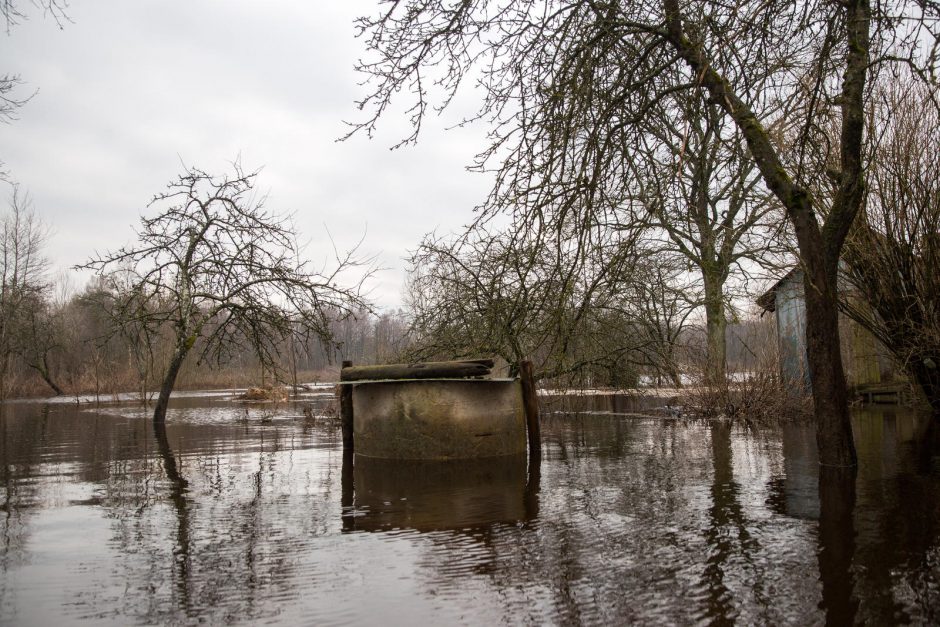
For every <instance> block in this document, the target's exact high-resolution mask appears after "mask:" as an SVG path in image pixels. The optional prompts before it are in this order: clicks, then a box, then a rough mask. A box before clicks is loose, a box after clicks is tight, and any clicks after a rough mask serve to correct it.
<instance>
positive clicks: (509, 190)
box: [352, 0, 940, 466]
mask: <svg viewBox="0 0 940 627" xmlns="http://www.w3.org/2000/svg"><path fill="white" fill-rule="evenodd" d="M387 5H388V6H387V8H386V10H384V11H383V12H382V13H381V14H379V15H378V16H377V17H375V18H368V17H367V18H362V19H361V20H360V22H359V25H360V28H361V31H362V34H363V35H364V36H365V37H367V47H368V50H369V56H367V57H366V59H365V61H364V62H363V63H362V64H361V66H360V69H362V70H363V71H364V72H366V73H367V74H368V75H369V76H370V78H371V80H372V81H373V82H372V84H371V87H370V91H369V92H368V94H367V96H366V97H365V99H364V100H363V101H362V102H361V103H360V105H361V107H362V108H363V109H366V110H367V111H368V114H367V115H366V118H365V120H364V121H363V122H361V123H359V124H357V125H355V127H354V129H353V131H352V132H355V131H357V130H358V131H361V132H366V133H371V132H372V130H373V129H374V128H375V125H376V124H377V121H378V119H379V118H380V117H381V115H382V114H383V113H384V112H385V111H387V109H388V105H389V103H390V102H391V100H392V98H393V96H394V95H400V94H401V92H406V93H410V94H411V96H412V99H411V101H410V103H409V109H408V110H409V111H410V114H411V120H412V123H413V128H414V131H413V133H412V134H411V135H409V136H408V137H406V138H405V139H404V140H403V142H402V143H407V142H409V141H414V140H416V139H417V136H418V134H419V131H420V128H421V124H422V122H423V120H424V119H425V116H426V114H427V113H428V112H429V110H431V109H429V107H432V106H433V105H435V104H437V105H438V106H445V107H446V106H447V105H448V104H449V103H451V102H453V97H454V95H455V93H456V92H457V90H458V88H459V87H460V86H461V85H464V84H466V83H468V82H471V83H472V82H476V83H477V84H478V85H479V86H480V87H481V88H482V89H481V93H482V94H483V102H482V106H481V109H480V111H479V114H478V118H480V119H487V120H489V121H490V122H491V124H492V131H491V143H490V146H489V148H487V149H486V150H484V151H483V152H482V153H481V155H480V158H479V159H480V160H479V164H478V165H479V166H480V167H482V168H485V167H487V164H488V163H490V162H492V161H497V162H498V166H497V168H496V169H497V179H496V185H495V187H494V190H493V192H492V194H491V197H490V200H489V206H491V207H494V208H499V209H501V210H502V209H507V208H514V209H512V210H513V211H515V212H518V213H523V214H529V215H532V216H533V219H532V221H533V222H534V221H535V220H536V219H537V218H536V216H542V217H544V216H546V215H547V214H549V213H550V212H552V213H556V214H557V213H572V212H582V213H594V214H595V215H597V214H601V213H604V212H610V211H613V210H615V209H616V208H618V207H622V206H623V205H624V203H625V202H627V201H628V200H629V198H630V194H629V193H628V190H625V189H624V187H625V186H624V182H625V181H629V180H630V177H629V172H628V170H627V167H626V163H627V161H626V160H625V159H624V158H623V153H624V150H625V148H624V147H629V146H631V145H634V144H635V142H636V133H637V127H638V125H641V123H642V122H643V120H644V119H645V118H646V116H647V114H648V112H649V111H650V110H651V109H652V108H653V107H655V106H657V104H658V103H660V102H661V101H663V99H665V98H668V97H669V96H670V95H671V94H675V93H679V92H686V93H689V94H692V95H696V94H697V95H699V96H701V97H702V98H704V99H705V100H706V101H707V102H709V103H712V104H713V105H715V106H716V107H718V108H720V109H721V110H722V111H723V112H724V114H725V115H726V116H728V117H729V118H730V119H731V120H732V121H733V123H734V125H735V126H736V127H737V129H738V131H739V132H740V134H741V136H742V137H743V139H744V141H745V142H746V144H747V147H748V150H749V152H750V155H751V158H752V159H753V161H754V163H755V165H756V167H757V169H758V171H759V172H760V174H761V177H762V179H763V182H764V184H765V185H766V187H767V188H768V189H769V190H770V191H771V192H772V193H773V194H774V195H775V196H776V198H777V200H778V201H779V202H780V203H781V204H782V205H783V207H784V209H785V210H786V213H787V215H788V217H789V219H790V222H791V223H792V225H793V229H794V231H795V234H796V238H797V241H798V244H799V252H800V257H801V263H802V265H803V266H804V270H805V272H804V276H805V280H804V286H805V291H806V308H807V349H808V358H809V365H810V370H811V374H812V380H813V392H814V404H815V413H816V418H817V440H818V445H819V451H820V461H821V463H823V464H830V465H845V466H853V465H855V464H856V454H855V447H854V443H853V440H852V428H851V422H850V420H849V413H848V398H847V393H846V387H845V376H844V373H843V368H842V361H841V355H840V352H839V343H838V337H839V334H838V316H837V286H836V272H837V267H838V259H839V254H840V252H841V249H842V245H843V243H844V240H845V237H846V235H847V233H848V231H849V228H850V227H851V224H852V221H853V219H854V218H855V215H856V214H857V213H858V211H859V208H860V207H861V204H862V201H863V199H864V193H865V180H864V173H863V165H862V156H863V150H864V133H863V130H864V113H865V111H866V108H867V107H868V106H870V101H869V96H868V95H869V90H868V89H867V87H866V86H867V81H868V78H869V75H870V74H872V73H873V72H875V71H877V70H878V69H879V68H881V67H883V66H885V65H886V64H890V63H905V64H908V65H910V66H911V67H913V68H915V69H916V70H917V72H919V75H929V74H931V73H932V72H933V71H934V70H935V68H936V55H934V54H933V52H932V51H934V50H936V47H935V45H934V42H936V40H937V37H936V36H935V35H936V33H935V31H934V29H935V27H936V26H937V21H936V18H937V17H938V16H940V5H938V4H937V3H935V2H904V1H897V2H878V3H875V4H874V5H873V4H871V3H870V2H869V0H846V1H844V2H836V1H834V0H814V1H812V2H808V3H793V2H785V1H784V0H772V1H769V2H767V1H763V2H750V1H741V2H733V3H726V2H716V1H714V0H699V1H696V2H686V3H681V4H680V3H679V2H678V0H661V1H660V0H636V1H625V0H624V1H619V2H599V1H597V0H573V1H569V2H559V1H556V0H545V1H544V2H522V1H519V0H499V1H496V2H493V1H490V0H462V1H459V2H456V1H455V2H444V1H442V0H423V1H420V2H409V3H401V2H389V3H387ZM435 90H437V93H435ZM828 120H835V121H837V125H838V128H839V135H838V142H837V144H835V145H834V144H832V143H829V144H826V143H825V142H824V141H822V140H821V138H822V137H823V136H824V133H821V132H820V126H821V125H823V124H825V123H826V122H827V121H828ZM791 134H795V136H796V137H798V138H799V143H798V145H797V146H796V147H795V149H794V150H790V148H789V146H787V145H785V144H783V143H781V140H782V139H784V138H786V137H788V136H790V135H791ZM627 149H628V148H627ZM820 153H822V154H820ZM821 162H826V163H827V165H828V166H830V169H829V173H830V174H831V175H832V178H833V179H834V180H835V186H834V189H835V191H834V193H833V194H832V196H831V197H824V198H819V197H814V196H813V195H812V193H811V192H810V190H811V187H810V186H809V184H808V181H807V174H808V171H809V170H812V169H813V166H814V164H816V163H821ZM811 173H812V174H816V173H817V172H811Z"/></svg>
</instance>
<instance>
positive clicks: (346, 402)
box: [339, 361, 355, 454]
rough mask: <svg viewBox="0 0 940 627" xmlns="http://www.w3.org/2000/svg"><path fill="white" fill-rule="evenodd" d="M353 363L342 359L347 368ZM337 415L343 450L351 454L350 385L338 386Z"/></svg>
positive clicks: (351, 409) (351, 408)
mask: <svg viewBox="0 0 940 627" xmlns="http://www.w3.org/2000/svg"><path fill="white" fill-rule="evenodd" d="M352 365H353V364H352V362H351V361H344V362H343V368H349V367H351V366H352ZM339 380H340V381H343V371H342V370H340V375H339ZM339 388H340V390H339V416H340V420H341V421H342V425H343V452H344V453H347V454H352V453H353V451H354V450H355V449H354V443H353V403H352V385H340V386H339Z"/></svg>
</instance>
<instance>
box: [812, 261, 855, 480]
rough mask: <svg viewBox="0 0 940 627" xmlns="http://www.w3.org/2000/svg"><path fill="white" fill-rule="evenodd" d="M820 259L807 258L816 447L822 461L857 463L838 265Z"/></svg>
mask: <svg viewBox="0 0 940 627" xmlns="http://www.w3.org/2000/svg"><path fill="white" fill-rule="evenodd" d="M821 257H822V254H821V253H820V254H817V255H815V256H812V255H807V254H805V253H804V256H803V258H804V267H805V271H804V274H803V291H804V293H805V299H806V358H807V361H808V366H809V373H810V381H812V385H813V406H814V409H815V413H816V445H817V447H818V448H819V463H820V464H823V465H825V466H855V465H856V463H857V457H856V453H855V443H854V441H853V439H852V421H851V418H850V416H849V404H848V393H847V391H846V388H845V373H844V371H843V368H842V351H841V348H840V341H839V307H838V297H837V295H836V267H837V263H832V262H830V263H826V262H825V261H824V260H823V259H821ZM811 260H812V261H814V262H815V263H812V262H811ZM827 266H830V267H828V268H827Z"/></svg>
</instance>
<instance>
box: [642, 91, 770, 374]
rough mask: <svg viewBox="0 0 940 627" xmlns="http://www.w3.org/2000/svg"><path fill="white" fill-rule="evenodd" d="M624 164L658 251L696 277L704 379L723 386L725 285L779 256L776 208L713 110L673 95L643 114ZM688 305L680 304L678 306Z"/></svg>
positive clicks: (735, 136)
mask: <svg viewBox="0 0 940 627" xmlns="http://www.w3.org/2000/svg"><path fill="white" fill-rule="evenodd" d="M642 126H643V127H644V128H646V129H648V130H646V132H643V133H640V134H639V136H638V137H637V142H636V146H635V147H633V150H632V153H630V154H631V155H632V158H630V159H629V160H628V164H629V166H630V168H631V169H632V171H633V172H634V176H635V179H634V181H633V184H634V185H636V186H637V188H638V192H639V196H640V198H641V201H642V202H643V204H644V205H645V206H646V208H647V209H648V211H649V212H650V213H651V215H652V217H653V220H652V225H653V226H655V227H657V228H658V229H659V230H660V232H661V233H662V234H663V235H664V237H662V239H663V244H664V245H666V246H667V247H668V248H671V249H673V250H674V251H675V252H677V253H679V254H680V255H681V256H682V257H684V258H685V259H686V260H687V261H688V262H689V263H690V264H691V265H692V266H693V267H695V269H696V271H697V273H698V274H699V276H700V281H701V284H702V301H701V303H702V305H703V306H704V310H705V337H706V349H707V355H706V372H705V375H706V376H705V381H706V383H708V384H709V385H712V386H716V385H717V386H722V385H725V383H726V377H727V373H726V370H727V365H726V362H727V360H726V349H725V346H726V335H727V332H726V329H727V322H728V315H727V314H728V312H727V301H728V294H727V290H726V285H727V284H728V281H729V279H730V278H731V276H732V274H733V273H737V274H738V275H741V276H742V278H746V276H747V275H748V274H749V272H750V268H749V267H748V266H753V265H755V264H756V265H758V266H764V265H767V264H772V263H774V262H775V261H776V259H775V258H776V257H779V256H780V255H781V254H782V252H783V251H782V250H781V247H780V246H779V244H778V243H777V240H778V238H777V235H778V233H779V231H780V229H781V227H782V224H781V222H780V221H779V205H778V204H777V203H775V202H774V199H773V198H772V197H771V196H770V194H768V193H767V191H766V189H765V188H764V186H763V185H762V184H761V178H760V173H759V172H757V169H756V167H755V164H754V161H753V159H751V157H750V154H749V153H748V151H747V147H746V145H745V144H744V141H743V139H742V137H741V134H740V132H738V131H737V129H736V127H735V126H734V125H733V124H732V123H731V122H730V120H728V119H727V118H726V117H725V116H724V115H723V113H722V112H721V111H720V109H719V108H718V107H717V106H715V105H714V104H706V103H704V102H703V101H702V100H701V99H700V98H697V97H695V95H694V94H693V95H691V96H690V95H689V94H684V95H677V96H674V97H671V98H668V99H667V100H666V101H665V102H664V103H663V104H662V105H661V106H658V107H655V108H653V109H652V110H651V111H650V114H649V116H648V117H647V119H646V120H645V121H644V122H643V125H642ZM686 300H688V298H687V299H686Z"/></svg>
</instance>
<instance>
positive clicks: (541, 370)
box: [409, 224, 663, 385]
mask: <svg viewBox="0 0 940 627" xmlns="http://www.w3.org/2000/svg"><path fill="white" fill-rule="evenodd" d="M570 232H571V237H570V238H567V239H565V238H559V237H554V236H548V233H547V232H544V233H542V234H540V233H539V232H538V231H535V230H530V229H521V228H510V229H508V230H499V231H498V232H496V233H493V234H491V233H489V232H487V231H486V230H485V229H484V228H483V227H482V226H481V225H480V224H477V225H474V226H473V227H471V228H470V229H469V230H468V231H467V232H465V233H464V234H463V235H462V236H461V237H459V238H457V239H456V240H454V241H446V240H443V241H442V240H439V239H436V238H434V237H433V236H429V237H428V238H426V239H425V241H424V242H423V243H422V245H421V246H420V247H419V249H418V251H417V252H416V253H415V255H414V256H413V258H412V263H413V268H412V273H411V276H410V284H409V285H410V292H409V294H410V303H409V304H410V307H411V314H412V332H413V334H414V337H413V338H412V342H413V343H412V344H411V346H410V351H411V353H412V355H413V356H414V357H416V358H431V357H438V358H451V357H465V356H471V355H479V354H495V355H499V356H501V357H503V358H504V359H505V360H506V361H507V362H509V363H510V364H514V363H517V362H519V361H520V360H522V359H531V360H533V361H534V363H535V365H536V372H537V376H538V378H556V379H558V378H564V379H565V380H566V381H569V382H578V383H583V384H587V385H597V384H599V383H603V384H607V385H623V384H625V383H627V382H632V383H635V378H636V376H635V373H636V371H637V369H638V368H639V367H641V366H647V367H659V366H660V365H661V362H659V361H658V360H655V359H651V356H652V355H658V356H661V355H662V354H663V352H662V346H661V343H659V340H660V339H661V338H658V337H657V336H656V334H655V333H651V332H649V331H650V328H651V327H650V326H648V325H646V323H645V320H644V321H641V320H640V319H639V318H640V316H641V315H642V313H643V309H641V308H639V307H637V305H636V303H637V301H638V300H641V298H640V297H639V292H640V291H643V290H646V289H654V286H653V285H652V283H651V282H650V279H651V277H652V276H654V274H651V273H650V272H647V271H646V270H648V269H650V268H652V267H653V266H657V265H658V263H659V260H658V259H656V258H653V257H652V256H650V257H649V258H647V255H652V252H653V251H649V250H644V249H642V248H641V247H640V246H639V245H638V243H637V238H638V236H639V234H640V231H639V230H633V231H628V230H626V229H623V230H619V231H617V230H612V229H608V228H591V229H572V230H571V231H570ZM660 313H662V312H660ZM654 345H655V347H654ZM618 366H619V368H620V369H622V370H623V373H621V374H620V375H617V374H616V370H617V368H618ZM598 372H604V373H606V374H605V375H604V376H603V379H604V381H601V380H599V377H598V376H596V373H598ZM630 373H633V376H632V379H631V377H630V376H628V375H629V374H630ZM628 379H631V381H628Z"/></svg>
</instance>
